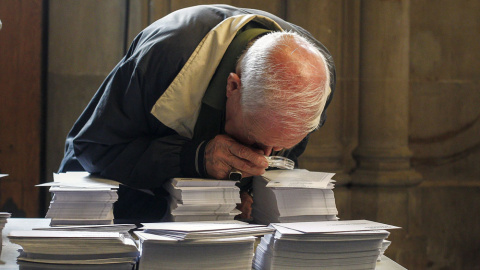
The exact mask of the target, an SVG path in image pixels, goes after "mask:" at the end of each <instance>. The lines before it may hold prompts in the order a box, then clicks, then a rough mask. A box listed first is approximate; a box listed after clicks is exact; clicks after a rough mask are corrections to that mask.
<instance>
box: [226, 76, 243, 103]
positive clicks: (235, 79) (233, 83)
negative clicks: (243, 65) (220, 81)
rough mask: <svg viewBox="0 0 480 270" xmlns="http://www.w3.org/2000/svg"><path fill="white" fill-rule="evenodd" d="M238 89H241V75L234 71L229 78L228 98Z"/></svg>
mask: <svg viewBox="0 0 480 270" xmlns="http://www.w3.org/2000/svg"><path fill="white" fill-rule="evenodd" d="M237 90H240V77H239V76H238V75H237V74H236V73H233V72H232V73H230V74H229V75H228V78H227V98H228V97H230V96H232V95H233V93H235V91H237Z"/></svg>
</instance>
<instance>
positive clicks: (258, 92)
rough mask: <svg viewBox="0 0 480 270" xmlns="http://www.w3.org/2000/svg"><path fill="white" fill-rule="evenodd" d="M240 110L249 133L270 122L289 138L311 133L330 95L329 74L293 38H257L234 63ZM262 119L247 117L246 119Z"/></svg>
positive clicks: (317, 55) (320, 58) (309, 48)
mask: <svg viewBox="0 0 480 270" xmlns="http://www.w3.org/2000/svg"><path fill="white" fill-rule="evenodd" d="M237 73H239V76H240V79H241V83H240V84H241V89H242V92H241V93H242V94H241V108H242V111H243V116H244V117H248V118H249V119H250V122H251V123H252V124H253V125H254V126H255V128H262V123H264V122H262V121H271V120H270V119H275V120H274V121H276V122H275V123H274V124H276V125H282V126H284V127H285V129H286V130H288V133H289V134H282V136H289V137H295V136H298V135H300V134H303V135H305V134H307V133H310V132H312V131H313V130H315V129H317V128H318V126H319V123H320V118H321V115H322V112H323V109H324V107H325V103H326V100H327V97H328V95H329V94H330V72H329V68H328V63H327V61H326V58H325V56H324V55H323V54H322V53H321V52H320V50H319V49H318V47H316V46H315V45H313V43H311V42H310V41H308V40H307V39H306V38H304V37H302V36H300V35H299V34H297V33H295V32H272V33H269V34H267V35H264V36H262V37H260V38H259V39H258V40H256V41H255V42H253V44H252V45H251V46H250V47H249V48H248V49H247V50H246V51H245V52H244V54H243V55H242V56H241V57H240V58H239V60H238V65H237ZM259 115H260V116H262V115H263V116H266V118H262V117H252V116H259Z"/></svg>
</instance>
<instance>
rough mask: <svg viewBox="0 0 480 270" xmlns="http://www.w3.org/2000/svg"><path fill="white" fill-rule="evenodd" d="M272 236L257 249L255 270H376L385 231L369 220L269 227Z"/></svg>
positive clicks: (393, 227) (277, 224) (288, 224)
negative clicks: (272, 230) (273, 230)
mask: <svg viewBox="0 0 480 270" xmlns="http://www.w3.org/2000/svg"><path fill="white" fill-rule="evenodd" d="M270 226H272V227H273V228H275V229H276V231H275V233H274V234H270V235H266V236H264V237H263V238H262V240H261V242H260V244H259V245H258V246H257V249H256V253H255V258H254V262H253V268H254V269H258V270H260V269H326V270H330V269H332V270H333V269H335V270H357V269H375V266H376V262H377V258H378V256H379V255H380V252H381V251H380V249H381V248H382V242H383V240H384V239H385V238H386V237H387V236H388V235H389V232H388V231H386V230H385V229H396V228H398V227H395V226H391V225H387V224H382V223H377V222H372V221H368V220H348V221H320V222H298V223H276V224H271V225H270Z"/></svg>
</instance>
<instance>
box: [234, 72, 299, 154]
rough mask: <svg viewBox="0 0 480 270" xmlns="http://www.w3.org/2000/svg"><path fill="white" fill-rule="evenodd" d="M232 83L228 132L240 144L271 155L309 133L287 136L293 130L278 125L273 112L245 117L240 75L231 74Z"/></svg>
mask: <svg viewBox="0 0 480 270" xmlns="http://www.w3.org/2000/svg"><path fill="white" fill-rule="evenodd" d="M237 79H238V80H237ZM231 80H233V82H232V81H231ZM229 85H230V86H227V104H226V116H225V132H226V133H227V134H228V135H230V136H231V137H233V138H234V139H236V140H237V141H239V142H240V143H242V144H244V145H246V146H250V147H252V148H254V149H260V150H262V151H263V154H264V155H266V156H269V155H270V154H271V153H272V151H280V150H282V149H289V148H292V147H294V146H295V145H297V144H298V143H299V142H300V141H302V140H303V139H304V138H305V136H307V134H301V135H298V136H285V134H292V131H291V130H288V129H287V128H285V127H284V126H282V125H279V124H277V123H278V121H275V118H274V116H272V115H266V114H265V115H262V114H261V115H255V116H252V117H243V113H242V108H241V106H240V96H241V94H240V93H241V91H240V88H239V86H240V81H239V78H238V77H236V76H233V77H232V75H231V76H230V77H229ZM232 85H233V86H232Z"/></svg>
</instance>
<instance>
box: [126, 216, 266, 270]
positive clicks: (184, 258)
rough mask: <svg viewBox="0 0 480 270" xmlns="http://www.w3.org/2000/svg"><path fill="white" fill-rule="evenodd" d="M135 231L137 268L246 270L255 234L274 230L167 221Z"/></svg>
mask: <svg viewBox="0 0 480 270" xmlns="http://www.w3.org/2000/svg"><path fill="white" fill-rule="evenodd" d="M144 229H145V231H143V232H135V234H136V235H137V236H138V238H139V239H140V243H141V251H142V256H141V257H140V262H139V269H140V270H144V269H147V270H152V269H245V270H250V269H251V267H252V259H253V250H254V242H255V237H254V236H256V235H263V234H266V233H272V232H273V228H269V227H266V226H262V225H249V224H239V223H207V222H167V223H150V224H144Z"/></svg>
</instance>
